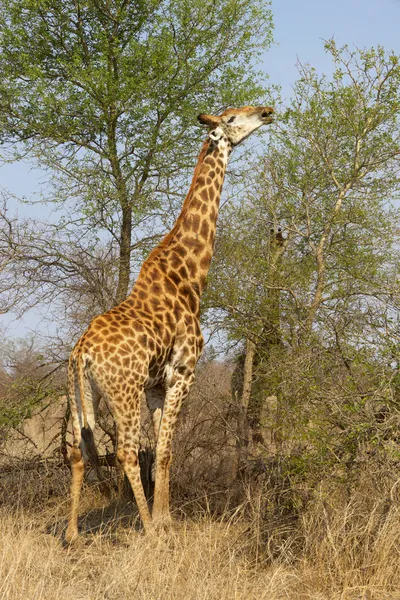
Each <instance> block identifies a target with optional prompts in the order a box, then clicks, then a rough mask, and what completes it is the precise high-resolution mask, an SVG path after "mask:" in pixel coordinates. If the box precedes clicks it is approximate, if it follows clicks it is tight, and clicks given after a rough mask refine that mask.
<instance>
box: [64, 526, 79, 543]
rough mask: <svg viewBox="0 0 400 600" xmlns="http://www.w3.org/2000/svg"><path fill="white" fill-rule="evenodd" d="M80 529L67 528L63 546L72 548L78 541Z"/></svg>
mask: <svg viewBox="0 0 400 600" xmlns="http://www.w3.org/2000/svg"><path fill="white" fill-rule="evenodd" d="M78 537H79V536H78V529H77V528H76V527H67V530H66V532H65V535H64V540H63V545H64V546H65V547H68V546H71V544H73V543H74V542H76V540H77V539H78Z"/></svg>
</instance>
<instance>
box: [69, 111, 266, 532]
mask: <svg viewBox="0 0 400 600" xmlns="http://www.w3.org/2000/svg"><path fill="white" fill-rule="evenodd" d="M272 113H273V109H272V108H270V107H251V106H246V107H244V108H238V109H235V108H229V109H227V110H225V111H224V112H223V113H222V114H221V115H219V116H215V115H199V117H198V120H199V121H200V123H202V124H204V125H206V126H208V127H209V128H210V131H209V135H208V137H207V139H206V140H205V142H204V143H203V147H202V150H201V152H200V155H199V159H198V162H197V165H196V168H195V171H194V176H193V180H192V183H191V186H190V188H189V192H188V194H187V196H186V199H185V201H184V203H183V207H182V210H181V213H180V215H179V217H178V219H177V220H176V222H175V224H174V226H173V227H172V229H171V231H170V232H169V233H168V234H167V235H166V236H165V237H164V238H163V240H162V241H161V242H160V243H159V244H158V246H156V248H154V249H153V250H152V252H151V253H150V255H149V256H148V258H147V259H146V261H145V262H144V263H143V265H142V268H141V271H140V273H139V276H138V279H137V281H136V283H135V285H134V287H133V290H132V292H131V294H130V295H129V296H128V298H127V299H126V300H124V301H123V302H122V303H121V304H119V305H118V306H115V307H114V308H112V309H111V310H109V311H108V312H106V313H104V314H102V315H99V316H98V317H96V318H94V319H93V321H92V322H91V323H90V325H89V327H88V329H87V330H86V332H85V333H84V334H83V335H82V337H81V338H80V340H79V341H78V343H77V344H76V346H75V347H74V349H73V351H72V353H71V356H70V360H69V368H68V393H69V399H70V406H71V416H72V427H73V435H74V441H73V447H72V451H71V471H72V481H71V509H70V516H69V523H68V527H67V531H66V535H65V537H66V540H67V541H68V542H70V541H72V540H73V539H74V538H75V537H76V536H77V534H78V527H77V522H78V504H79V496H80V491H81V486H82V481H83V472H84V457H86V456H89V457H91V456H93V454H94V451H95V449H94V448H91V447H87V446H88V445H91V444H93V435H92V431H93V429H94V427H95V423H96V413H97V407H98V403H99V399H100V398H101V397H103V398H104V399H105V401H106V402H107V404H108V406H109V408H110V410H111V412H112V414H113V417H114V419H115V422H116V427H117V448H118V449H117V457H118V460H119V461H120V463H121V465H122V467H123V469H124V471H125V473H126V475H127V477H128V479H129V481H130V484H131V486H132V490H133V493H134V496H135V500H136V504H137V507H138V510H139V515H140V518H141V520H142V523H143V527H144V529H145V531H147V532H148V531H152V530H153V529H154V526H155V525H156V526H158V525H159V524H161V525H162V524H164V523H165V521H167V520H168V519H169V518H170V512H169V471H170V464H171V458H172V452H171V446H172V437H173V432H174V429H175V424H176V420H177V418H178V415H179V411H180V408H181V405H182V402H183V400H184V398H185V397H186V395H187V393H188V391H189V389H190V386H191V384H192V383H193V379H194V370H195V367H196V363H197V361H198V359H199V357H200V354H201V351H202V348H203V337H202V334H201V331H200V319H199V314H200V295H201V292H202V290H203V289H204V285H205V282H206V277H207V273H208V270H209V267H210V262H211V258H212V254H213V249H214V239H215V230H216V222H217V216H218V209H219V202H220V197H221V192H222V185H223V181H224V176H225V171H226V167H227V164H228V159H229V155H230V153H231V150H232V148H233V147H234V146H236V145H237V144H239V143H240V142H241V141H243V140H244V139H245V138H247V137H248V136H249V135H250V134H251V133H252V132H253V131H255V130H256V129H258V128H259V127H261V126H262V125H264V124H267V123H270V122H271V121H272V116H271V115H272ZM143 392H145V394H146V400H147V404H148V407H149V409H150V412H151V414H152V417H153V425H154V432H155V438H156V440H157V442H156V444H157V445H156V468H155V491H154V502H153V511H152V515H150V511H149V507H148V504H147V501H146V497H145V494H144V490H143V486H142V482H141V479H140V467H139V459H138V456H139V432H140V399H141V396H142V394H143Z"/></svg>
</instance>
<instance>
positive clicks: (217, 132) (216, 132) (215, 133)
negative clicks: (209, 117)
mask: <svg viewBox="0 0 400 600" xmlns="http://www.w3.org/2000/svg"><path fill="white" fill-rule="evenodd" d="M223 135H224V132H223V130H222V129H221V127H216V128H215V129H213V130H212V131H210V132H209V134H208V137H210V138H211V139H212V140H215V141H216V140H220V139H221V138H222V136H223Z"/></svg>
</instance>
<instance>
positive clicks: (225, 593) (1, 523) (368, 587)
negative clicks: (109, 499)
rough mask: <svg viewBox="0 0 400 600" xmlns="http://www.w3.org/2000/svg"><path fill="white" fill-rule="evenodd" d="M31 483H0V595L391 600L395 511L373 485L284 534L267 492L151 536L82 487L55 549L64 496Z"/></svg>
mask: <svg viewBox="0 0 400 600" xmlns="http://www.w3.org/2000/svg"><path fill="white" fill-rule="evenodd" d="M22 479H23V477H22ZM65 483H67V478H65ZM13 486H15V491H17V490H18V496H17V495H14V497H13V494H12V493H11V492H12V490H13V489H14V488H13ZM6 487H7V491H8V493H5V492H6ZM62 488H63V485H61V484H59V487H58V488H57V489H58V490H59V491H61V490H62ZM35 489H36V490H37V489H38V487H37V486H35V485H33V483H32V484H31V485H30V486H29V487H26V488H25V489H24V488H23V487H22V486H21V476H18V477H17V478H16V479H15V478H14V479H13V480H12V479H10V478H9V485H8V486H5V487H4V493H3V496H2V498H3V506H2V508H1V510H0V598H1V599H2V600H3V599H4V600H17V599H18V600H19V599H24V600H59V599H60V600H61V599H63V600H70V599H71V600H72V599H73V600H89V599H90V600H103V599H104V600H106V599H110V600H111V599H112V600H125V599H132V598H134V599H135V600H136V599H137V600H141V599H143V600H144V599H146V600H183V599H185V600H203V599H204V600H233V599H236V600H240V599H243V600H253V599H257V600H258V599H265V600H281V599H290V600H399V599H400V572H399V564H400V514H399V513H400V510H399V506H398V503H397V502H396V501H395V499H394V498H392V499H390V498H388V496H386V500H383V499H382V497H383V495H382V494H378V492H377V493H376V495H375V497H372V496H371V495H370V494H368V495H365V494H364V495H363V494H356V493H354V494H353V495H352V497H351V498H350V499H347V500H346V501H344V500H343V499H341V498H340V495H337V497H333V496H332V495H325V496H324V497H323V496H322V494H321V495H320V496H318V497H316V498H315V500H314V502H313V503H312V504H310V505H309V506H308V507H307V510H306V511H305V512H304V514H302V515H301V516H300V518H299V519H298V520H297V521H296V522H293V524H292V525H291V528H289V529H287V530H286V531H285V532H282V531H280V530H279V527H277V528H275V529H274V527H266V525H268V523H267V524H266V522H265V518H264V516H263V515H265V512H264V508H265V497H260V498H259V502H257V500H256V499H255V498H254V497H253V498H251V500H250V501H249V502H248V503H247V504H246V506H243V507H241V509H240V510H238V511H236V513H235V514H233V515H232V514H231V515H224V516H223V517H222V518H220V519H218V520H216V519H215V518H214V519H213V518H211V516H210V515H208V514H205V513H203V515H200V516H198V517H197V518H193V519H189V518H187V519H185V520H181V521H178V520H177V521H176V522H175V525H174V528H173V530H172V531H171V532H170V534H169V535H168V537H167V538H166V539H165V540H164V541H157V540H153V539H149V538H147V537H145V536H144V535H143V534H142V533H141V532H140V530H139V528H138V527H136V526H135V525H137V521H136V517H135V514H134V512H133V511H132V510H130V511H129V510H126V507H125V509H123V507H121V506H117V507H114V508H109V510H108V511H106V512H101V511H100V506H102V505H103V503H104V501H103V499H102V498H101V497H100V496H99V495H98V493H97V492H96V490H95V489H93V488H87V487H86V489H85V491H84V496H83V504H82V513H83V515H84V518H83V519H82V521H81V528H82V529H83V530H84V531H83V533H82V535H81V536H80V539H79V541H78V542H77V544H76V545H75V546H73V547H71V548H64V547H63V545H62V531H63V528H64V527H65V517H66V514H67V504H66V501H65V499H64V498H63V496H62V494H60V493H57V494H56V495H55V494H54V490H55V488H54V486H50V487H48V488H47V491H48V490H49V489H50V490H51V494H50V497H48V498H47V500H45V499H44V497H43V496H41V497H38V496H37V494H35ZM41 489H42V490H43V489H46V488H45V487H44V486H42V488H41ZM271 547H274V552H273V554H272V553H271V552H270V551H269V549H270V548H271Z"/></svg>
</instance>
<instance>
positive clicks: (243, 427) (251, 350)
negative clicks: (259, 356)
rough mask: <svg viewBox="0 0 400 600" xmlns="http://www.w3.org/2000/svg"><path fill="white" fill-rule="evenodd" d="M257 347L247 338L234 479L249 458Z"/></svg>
mask: <svg viewBox="0 0 400 600" xmlns="http://www.w3.org/2000/svg"><path fill="white" fill-rule="evenodd" d="M255 348H256V346H255V344H254V342H252V341H251V340H247V342H246V356H245V359H244V366H243V387H242V393H241V396H240V399H239V405H238V419H237V436H236V456H235V460H234V464H233V469H232V481H235V480H237V479H238V478H239V477H240V473H241V470H242V467H243V463H244V462H245V460H246V458H247V448H248V445H249V423H248V419H247V411H248V408H249V402H250V396H251V385H252V379H253V362H254V354H255Z"/></svg>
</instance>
